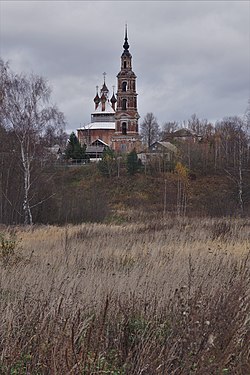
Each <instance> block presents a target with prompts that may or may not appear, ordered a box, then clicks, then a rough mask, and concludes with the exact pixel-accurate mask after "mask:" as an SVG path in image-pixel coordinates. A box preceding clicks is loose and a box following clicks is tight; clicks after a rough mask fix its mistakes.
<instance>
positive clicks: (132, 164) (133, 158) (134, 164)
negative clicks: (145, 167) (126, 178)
mask: <svg viewBox="0 0 250 375" xmlns="http://www.w3.org/2000/svg"><path fill="white" fill-rule="evenodd" d="M139 168H140V163H139V160H138V156H137V153H136V151H135V150H133V151H131V152H130V153H129V154H128V155H127V172H128V174H130V175H134V174H135V173H136V172H138V170H139Z"/></svg>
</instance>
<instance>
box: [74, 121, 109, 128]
mask: <svg viewBox="0 0 250 375" xmlns="http://www.w3.org/2000/svg"><path fill="white" fill-rule="evenodd" d="M88 129H92V130H97V129H102V130H115V122H91V123H90V124H88V125H86V126H83V127H82V128H79V129H77V130H88Z"/></svg>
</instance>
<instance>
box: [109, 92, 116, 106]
mask: <svg viewBox="0 0 250 375" xmlns="http://www.w3.org/2000/svg"><path fill="white" fill-rule="evenodd" d="M110 102H111V103H112V104H115V103H116V102H117V100H116V97H115V94H114V93H113V95H112V98H111V99H110Z"/></svg>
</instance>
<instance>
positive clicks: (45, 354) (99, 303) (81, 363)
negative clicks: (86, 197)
mask: <svg viewBox="0 0 250 375" xmlns="http://www.w3.org/2000/svg"><path fill="white" fill-rule="evenodd" d="M132 215H134V217H132ZM0 232H1V233H2V234H1V242H0V243H1V245H0V315H1V320H0V373H1V374H11V375H14V374H18V375H22V374H32V375H33V374H34V375H35V374H37V375H38V374H49V375H56V374H57V375H63V374H77V375H78V374H85V375H88V374H113V375H118V374H130V375H133V374H135V375H156V374H163V375H168V374H171V375H172V374H175V375H180V374H183V375H188V374H200V375H217V374H218V375H221V374H230V375H240V374H241V375H247V374H250V293H249V292H250V238H249V233H250V220H249V219H201V218H200V219H195V218H192V219H190V218H182V219H180V218H179V219H178V218H176V217H165V218H164V219H162V218H157V217H151V218H147V219H146V218H145V217H143V216H140V213H139V212H137V213H131V216H130V220H127V221H125V222H123V223H120V224H119V225H118V224H114V223H113V224H112V223H109V224H96V223H85V224H81V225H67V226H62V227H59V226H33V227H14V228H13V227H2V228H1V229H0Z"/></svg>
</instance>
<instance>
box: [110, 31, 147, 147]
mask: <svg viewBox="0 0 250 375" xmlns="http://www.w3.org/2000/svg"><path fill="white" fill-rule="evenodd" d="M123 49H124V50H123V53H122V55H121V70H120V72H119V73H118V75H117V94H116V95H117V106H116V112H115V134H114V136H113V139H112V145H113V149H114V150H115V151H117V152H130V151H132V150H133V149H136V150H139V149H140V146H141V142H140V136H139V133H138V119H139V118H140V116H139V114H138V111H137V93H136V75H135V73H134V72H133V71H132V55H131V53H130V52H129V43H128V32H127V25H126V27H125V38H124V44H123Z"/></svg>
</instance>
